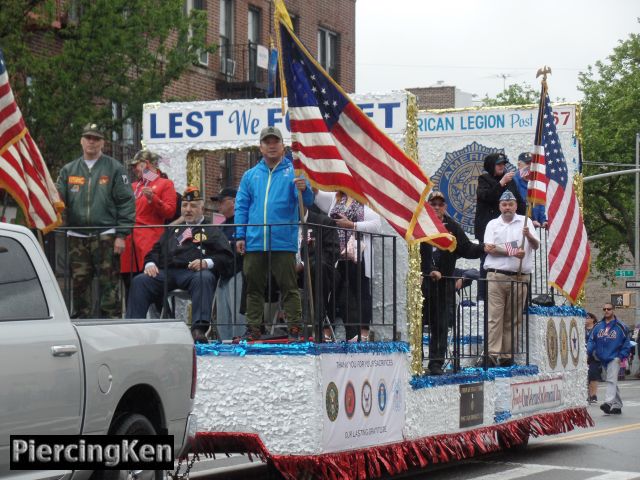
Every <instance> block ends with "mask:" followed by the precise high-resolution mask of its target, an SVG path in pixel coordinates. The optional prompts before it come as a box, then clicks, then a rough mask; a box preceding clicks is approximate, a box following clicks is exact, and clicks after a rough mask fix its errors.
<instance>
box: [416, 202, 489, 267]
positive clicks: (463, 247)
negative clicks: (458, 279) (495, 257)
mask: <svg viewBox="0 0 640 480" xmlns="http://www.w3.org/2000/svg"><path fill="white" fill-rule="evenodd" d="M442 223H443V224H444V226H445V228H446V229H447V230H448V231H449V233H451V234H452V235H453V236H455V237H456V243H457V245H456V249H455V250H454V251H453V252H447V251H445V250H442V251H440V252H438V253H439V254H438V257H439V258H438V260H437V261H434V260H433V254H432V247H431V245H429V244H427V243H424V242H423V243H421V244H420V257H421V263H422V273H423V275H424V276H425V277H426V276H427V275H429V273H431V272H432V271H434V270H437V271H438V272H440V273H441V274H442V276H443V277H451V276H453V271H454V270H455V268H456V260H457V259H458V258H460V257H462V258H480V257H481V256H482V253H483V252H484V245H483V244H475V243H473V242H471V240H469V237H467V234H466V233H464V230H463V229H462V227H461V226H460V225H459V224H458V223H457V222H456V221H455V220H454V219H452V218H451V217H450V216H449V215H447V214H445V215H444V218H443V219H442Z"/></svg>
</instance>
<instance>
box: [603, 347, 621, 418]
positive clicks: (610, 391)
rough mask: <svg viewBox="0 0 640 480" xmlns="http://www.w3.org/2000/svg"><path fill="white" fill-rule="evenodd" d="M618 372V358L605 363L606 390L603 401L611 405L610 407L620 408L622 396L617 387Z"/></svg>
mask: <svg viewBox="0 0 640 480" xmlns="http://www.w3.org/2000/svg"><path fill="white" fill-rule="evenodd" d="M619 373H620V359H619V358H615V359H614V360H611V361H610V362H609V363H608V364H607V374H606V382H607V390H606V391H605V394H604V401H605V402H606V403H608V404H609V405H611V408H622V398H620V389H619V388H618V374H619Z"/></svg>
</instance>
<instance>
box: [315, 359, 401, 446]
mask: <svg viewBox="0 0 640 480" xmlns="http://www.w3.org/2000/svg"><path fill="white" fill-rule="evenodd" d="M320 363H321V370H322V388H323V390H322V392H323V394H324V421H323V446H324V451H325V452H332V451H333V452H335V451H341V450H352V449H358V448H363V447H368V446H371V445H381V444H384V443H389V442H398V441H402V438H403V437H402V429H403V427H404V412H405V400H406V399H405V390H404V386H405V381H404V375H405V370H406V362H405V361H404V357H403V354H401V353H392V354H374V353H358V354H335V355H322V357H321V361H320Z"/></svg>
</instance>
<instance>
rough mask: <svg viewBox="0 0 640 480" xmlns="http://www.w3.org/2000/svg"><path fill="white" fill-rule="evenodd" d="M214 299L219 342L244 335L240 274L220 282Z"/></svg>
mask: <svg viewBox="0 0 640 480" xmlns="http://www.w3.org/2000/svg"><path fill="white" fill-rule="evenodd" d="M217 294H218V297H217V298H216V305H217V308H216V319H217V320H216V321H217V328H218V335H219V338H220V340H231V339H232V338H233V337H236V336H240V335H242V334H244V332H245V330H246V328H247V321H246V319H245V318H244V315H242V314H241V313H240V300H241V298H242V272H238V273H236V275H235V277H232V278H229V279H228V280H224V281H220V283H219V284H218V290H217Z"/></svg>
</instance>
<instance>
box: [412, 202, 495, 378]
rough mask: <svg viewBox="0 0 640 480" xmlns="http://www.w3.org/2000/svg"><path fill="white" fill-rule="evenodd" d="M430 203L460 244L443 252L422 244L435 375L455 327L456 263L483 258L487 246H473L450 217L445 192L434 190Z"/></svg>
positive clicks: (425, 322) (425, 317)
mask: <svg viewBox="0 0 640 480" xmlns="http://www.w3.org/2000/svg"><path fill="white" fill-rule="evenodd" d="M428 201H429V205H430V206H431V208H433V210H434V212H435V213H436V215H437V216H438V218H439V219H440V221H441V222H442V224H443V225H444V226H445V228H446V229H447V230H448V231H449V233H451V234H452V235H453V236H455V237H456V243H457V245H456V249H455V250H454V251H453V252H447V251H444V250H439V249H437V248H436V247H432V246H431V245H429V244H428V243H426V242H423V243H421V244H420V257H421V261H422V275H423V278H424V279H423V282H422V292H423V296H424V298H425V301H424V302H423V304H422V325H423V326H425V325H428V326H429V371H430V373H431V375H442V373H443V370H442V366H443V365H444V361H445V355H446V353H447V333H448V330H449V326H450V325H453V316H452V308H453V305H454V303H455V299H454V295H455V279H454V278H453V275H454V270H455V268H456V260H457V259H458V258H459V257H463V258H480V256H481V255H482V253H483V245H482V244H475V243H472V242H471V241H470V240H469V237H467V235H466V233H464V230H463V229H462V227H461V226H460V225H459V224H458V223H457V222H456V221H455V220H454V219H453V218H451V217H450V216H449V215H447V213H446V212H447V202H446V199H445V196H444V194H443V193H442V192H438V191H432V192H431V193H430V194H429V197H428Z"/></svg>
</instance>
